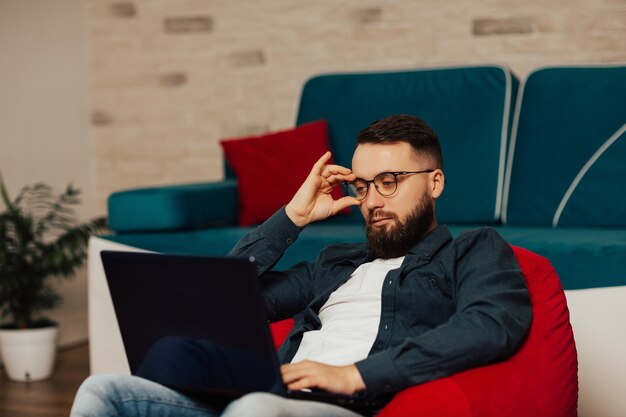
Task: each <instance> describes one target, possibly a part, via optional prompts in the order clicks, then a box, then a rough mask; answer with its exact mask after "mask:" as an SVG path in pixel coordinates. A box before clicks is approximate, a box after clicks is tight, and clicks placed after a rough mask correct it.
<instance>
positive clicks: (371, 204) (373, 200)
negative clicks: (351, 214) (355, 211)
mask: <svg viewBox="0 0 626 417" xmlns="http://www.w3.org/2000/svg"><path fill="white" fill-rule="evenodd" d="M368 186H369V187H370V188H369V190H368V192H367V196H365V201H364V203H365V206H366V207H367V208H368V209H370V210H372V209H375V208H380V207H382V206H384V205H385V202H384V199H383V196H382V195H380V193H379V192H378V190H377V189H376V186H375V185H374V183H371V184H368Z"/></svg>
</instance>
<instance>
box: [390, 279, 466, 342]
mask: <svg viewBox="0 0 626 417" xmlns="http://www.w3.org/2000/svg"><path fill="white" fill-rule="evenodd" d="M396 305H397V306H398V308H399V309H403V310H405V311H406V312H407V313H406V316H404V321H405V322H406V325H407V328H409V329H416V328H421V329H422V330H424V329H430V328H434V327H436V326H438V325H440V324H442V323H444V322H445V321H447V320H448V319H449V318H450V317H451V316H452V314H454V312H455V303H454V296H453V292H452V284H451V282H450V279H449V278H447V277H446V276H445V275H443V274H440V273H438V272H437V271H432V270H431V271H424V270H420V271H412V272H411V273H409V274H407V275H406V276H404V277H403V278H402V280H401V283H400V285H399V288H398V291H397V292H396ZM411 331H413V330H411Z"/></svg>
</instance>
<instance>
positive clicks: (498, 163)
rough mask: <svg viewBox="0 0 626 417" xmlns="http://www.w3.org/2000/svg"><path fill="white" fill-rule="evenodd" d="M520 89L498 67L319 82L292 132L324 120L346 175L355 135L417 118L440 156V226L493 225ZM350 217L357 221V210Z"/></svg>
mask: <svg viewBox="0 0 626 417" xmlns="http://www.w3.org/2000/svg"><path fill="white" fill-rule="evenodd" d="M517 87H518V81H517V79H516V78H515V76H513V75H512V74H511V72H510V70H509V69H508V68H506V67H503V66H496V65H491V66H467V67H453V68H430V69H419V70H413V71H403V72H377V73H357V74H329V75H320V76H317V77H314V78H312V79H310V80H309V81H308V82H307V83H306V84H305V86H304V88H303V90H302V96H301V100H300V108H299V112H298V117H297V124H298V125H299V124H302V123H306V122H311V121H314V120H318V119H326V120H327V121H328V126H329V136H330V142H331V143H330V147H331V150H332V151H333V153H334V159H335V162H336V163H339V164H342V165H345V166H348V167H350V166H351V160H352V154H353V152H354V148H355V145H356V137H357V134H358V132H359V131H360V130H362V129H364V128H365V127H367V126H368V125H369V124H370V123H372V122H374V121H376V120H379V119H381V118H384V117H386V116H389V115H392V114H399V113H404V114H411V115H414V116H417V117H419V118H421V119H423V120H424V121H425V122H426V123H427V124H429V125H430V126H431V127H432V128H433V129H434V130H435V132H437V134H438V136H439V139H440V141H441V146H442V150H443V157H444V172H445V175H446V187H445V191H444V193H443V195H442V197H441V198H440V199H439V201H438V202H437V215H438V219H439V220H440V221H442V222H446V223H451V224H454V223H480V224H485V223H495V222H497V221H499V218H500V207H501V197H502V195H501V190H502V184H503V179H504V164H505V155H506V147H507V143H508V137H509V131H508V130H509V125H510V123H509V119H510V116H511V115H512V105H511V101H512V100H514V97H515V96H516V94H517ZM350 217H351V220H353V221H361V217H360V214H359V213H358V210H353V213H352V215H351V216H350Z"/></svg>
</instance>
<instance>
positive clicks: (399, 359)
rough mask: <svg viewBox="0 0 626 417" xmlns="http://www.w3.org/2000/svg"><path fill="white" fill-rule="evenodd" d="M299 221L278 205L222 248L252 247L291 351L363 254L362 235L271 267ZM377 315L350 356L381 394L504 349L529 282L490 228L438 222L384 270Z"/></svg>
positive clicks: (283, 352) (519, 321)
mask: <svg viewBox="0 0 626 417" xmlns="http://www.w3.org/2000/svg"><path fill="white" fill-rule="evenodd" d="M301 230H302V229H301V228H299V227H297V226H296V225H294V224H293V222H292V221H291V220H290V219H289V217H287V215H286V213H285V210H284V208H283V209H281V210H280V211H278V212H277V213H276V214H274V215H273V216H272V217H271V218H270V219H268V220H267V221H266V222H265V223H263V224H262V225H260V226H259V227H257V228H256V229H255V230H254V231H252V232H250V233H249V234H247V235H246V236H244V237H243V238H242V239H241V240H240V241H239V242H238V243H237V245H236V246H235V247H234V248H233V249H232V250H231V251H230V253H229V255H230V256H240V257H246V258H250V257H253V259H254V262H255V263H256V268H257V272H258V275H259V279H260V280H261V287H262V290H263V294H264V299H265V305H266V310H267V314H268V318H269V319H270V321H277V320H283V319H287V318H291V317H293V318H294V321H295V324H294V327H293V329H292V330H291V332H290V334H289V336H288V337H287V339H286V340H285V342H284V343H283V344H282V346H281V347H280V348H279V351H278V355H279V359H280V361H281V362H282V363H288V362H290V361H291V359H292V358H293V357H294V355H295V353H296V351H297V350H298V347H299V345H300V342H301V340H302V335H303V333H304V332H306V331H309V330H318V329H319V328H320V327H321V322H320V319H319V317H318V312H319V309H320V308H321V307H322V306H323V305H324V303H325V302H326V300H327V299H328V297H329V296H330V294H331V293H332V292H333V291H335V290H336V289H337V288H338V287H339V286H341V285H342V284H343V283H344V282H346V281H347V280H348V278H350V275H351V274H352V273H353V272H354V271H355V269H356V268H357V267H358V266H359V265H361V264H362V263H364V262H369V261H371V260H372V258H371V255H370V253H369V251H368V247H367V244H366V243H362V244H336V245H330V246H327V247H326V248H324V249H323V250H322V251H321V252H320V253H319V255H318V256H317V258H316V260H315V262H301V263H299V264H297V265H295V266H294V267H292V268H291V269H288V270H286V271H272V267H273V266H274V265H275V264H276V262H278V260H279V259H280V257H281V256H282V254H283V253H284V251H285V250H286V249H287V248H288V247H289V246H290V245H291V244H293V242H294V241H295V240H296V239H297V237H298V235H299V233H300V231H301ZM381 297H382V299H381V301H382V303H381V314H380V324H379V326H378V334H377V336H376V340H375V341H374V344H373V346H372V348H371V350H370V352H369V354H368V357H367V358H365V359H363V360H361V361H358V362H357V363H356V364H355V365H356V367H357V368H358V370H359V372H360V373H361V376H362V378H363V381H364V382H365V385H366V387H367V391H366V393H369V394H377V395H388V394H389V395H390V394H392V393H394V392H396V391H399V390H401V389H403V388H406V387H408V386H411V385H415V384H420V383H423V382H426V381H430V380H433V379H436V378H441V377H444V376H448V375H451V374H454V373H456V372H460V371H463V370H466V369H469V368H473V367H477V366H480V365H485V364H488V363H491V362H494V361H498V360H502V359H505V358H507V357H508V356H510V355H511V354H512V353H513V352H514V351H515V349H516V348H517V346H518V345H519V344H520V342H521V340H522V339H523V338H524V336H525V334H526V332H527V331H528V328H529V326H530V322H531V315H532V313H531V305H530V298H529V295H528V289H527V287H526V283H525V280H524V277H523V276H522V273H521V270H520V267H519V264H518V263H517V260H516V258H515V255H514V254H513V251H512V249H511V248H510V246H509V245H508V244H507V243H506V242H505V241H504V240H503V239H502V237H500V235H499V234H498V233H497V232H496V231H495V230H493V229H491V228H480V229H476V230H472V231H468V232H465V233H463V234H461V235H459V236H458V237H457V238H456V239H453V238H452V236H451V235H450V232H449V231H448V229H447V227H446V226H438V227H437V228H436V229H434V230H433V231H432V232H430V233H429V234H428V235H427V236H426V237H425V238H424V239H423V240H421V241H420V242H418V243H416V244H415V245H414V246H413V247H412V248H411V249H410V250H409V251H408V253H407V254H406V257H405V258H404V261H403V263H402V266H401V267H400V268H399V269H395V270H392V271H390V272H389V273H388V274H387V276H386V279H385V282H384V284H383V289H382V294H381Z"/></svg>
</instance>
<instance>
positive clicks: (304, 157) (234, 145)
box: [220, 120, 343, 226]
mask: <svg viewBox="0 0 626 417" xmlns="http://www.w3.org/2000/svg"><path fill="white" fill-rule="evenodd" d="M220 144H221V145H222V148H223V149H224V154H225V155H226V160H227V161H228V163H229V164H230V166H231V167H232V168H233V170H234V171H235V173H236V174H237V181H238V188H239V224H240V225H241V226H250V225H254V224H258V223H262V222H264V221H265V220H267V219H268V218H269V217H270V216H271V215H272V214H274V213H275V212H276V211H277V210H278V209H280V208H281V207H282V206H284V205H285V204H287V203H288V202H289V201H290V200H291V198H292V197H293V195H294V194H295V193H296V191H298V189H299V188H300V186H301V185H302V183H303V182H304V180H305V178H306V177H307V175H309V172H311V168H312V167H313V164H314V163H315V162H317V160H318V159H319V158H320V157H321V156H322V155H323V154H324V153H325V152H326V151H328V150H329V148H328V124H327V122H326V121H325V120H319V121H316V122H311V123H306V124H303V125H300V126H298V127H296V128H294V129H290V130H283V131H280V132H275V133H268V134H265V135H261V136H251V137H246V138H238V139H229V140H222V141H220ZM329 163H332V160H331V161H330V162H329ZM331 195H332V196H333V198H335V199H337V198H341V197H343V192H342V189H341V187H335V188H334V189H333V191H332V193H331Z"/></svg>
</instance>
